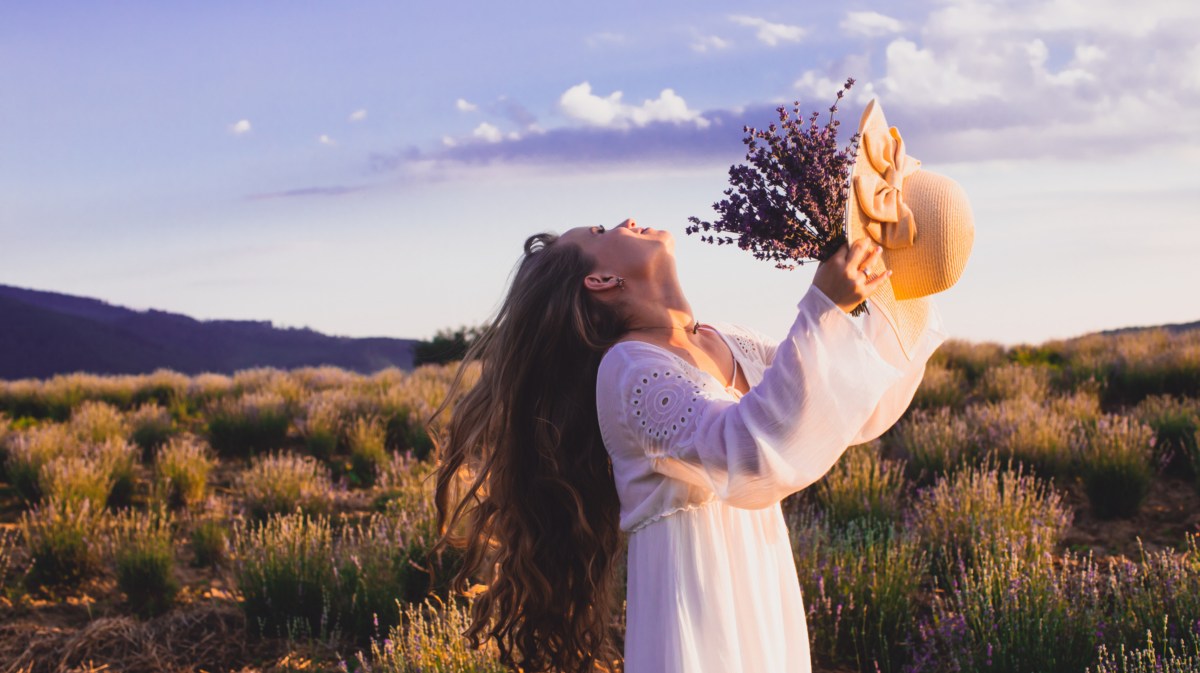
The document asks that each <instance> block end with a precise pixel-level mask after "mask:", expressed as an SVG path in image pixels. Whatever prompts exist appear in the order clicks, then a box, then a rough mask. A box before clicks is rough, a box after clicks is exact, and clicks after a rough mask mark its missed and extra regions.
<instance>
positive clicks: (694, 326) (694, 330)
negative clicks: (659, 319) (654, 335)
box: [627, 318, 700, 334]
mask: <svg viewBox="0 0 1200 673" xmlns="http://www.w3.org/2000/svg"><path fill="white" fill-rule="evenodd" d="M646 329H677V330H682V331H687V332H691V333H692V334H699V333H700V322H699V321H697V320H696V319H695V318H692V326H691V327H688V326H687V325H684V326H682V327H678V326H676V325H666V326H663V327H658V326H651V327H630V328H629V329H628V330H627V331H629V332H637V331H638V330H646Z"/></svg>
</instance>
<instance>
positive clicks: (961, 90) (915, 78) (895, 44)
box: [879, 38, 1001, 105]
mask: <svg viewBox="0 0 1200 673" xmlns="http://www.w3.org/2000/svg"><path fill="white" fill-rule="evenodd" d="M879 87H880V89H882V92H886V93H888V94H889V97H890V99H891V100H897V101H903V102H912V103H915V104H922V105H947V104H952V103H961V102H967V101H975V100H979V99H982V98H986V97H991V96H999V94H1000V91H1001V87H1000V83H999V82H997V81H994V80H989V79H987V78H981V77H972V76H971V75H970V74H964V73H963V72H961V71H960V68H959V64H958V61H957V60H956V59H955V58H954V56H953V55H950V56H944V55H938V54H936V53H935V52H934V51H933V50H932V49H921V48H920V47H919V46H917V44H916V43H915V42H912V41H910V40H906V39H904V38H899V39H896V40H893V41H892V42H891V43H890V44H888V46H887V75H886V76H884V77H883V78H881V79H880V80H879Z"/></svg>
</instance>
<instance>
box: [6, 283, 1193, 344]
mask: <svg viewBox="0 0 1200 673" xmlns="http://www.w3.org/2000/svg"><path fill="white" fill-rule="evenodd" d="M0 285H7V286H9V287H16V288H19V289H22V290H32V291H35V292H47V293H51V294H60V295H64V296H69V297H78V298H83V299H92V300H96V301H100V302H103V303H105V304H107V305H108V306H111V307H113V308H124V309H128V310H131V311H135V312H138V313H148V312H150V311H155V312H158V313H166V314H169V315H182V316H184V317H188V318H192V319H194V320H197V321H200V322H241V323H259V324H264V325H268V326H270V327H272V328H274V329H281V330H308V331H312V332H316V333H318V334H321V335H324V336H328V337H335V338H348V339H397V340H402V341H428V340H429V339H430V338H432V337H433V336H435V335H429V336H428V337H412V336H397V335H392V334H363V335H357V334H339V333H335V332H327V331H324V330H319V329H316V328H314V327H312V326H309V325H288V324H284V323H280V322H277V321H275V320H272V319H270V318H263V319H254V318H222V317H211V318H208V317H205V318H201V317H197V316H194V315H190V314H187V313H182V312H179V311H173V310H169V309H163V308H160V307H157V306H149V307H135V306H126V305H123V304H119V303H114V302H112V301H109V300H107V299H104V298H103V297H89V296H85V295H76V294H70V293H64V292H58V291H55V290H43V289H40V288H33V287H24V286H20V285H14V284H12V283H0ZM476 326H479V325H478V324H475V325H446V326H445V327H442V328H440V329H442V330H448V331H453V330H456V329H459V328H463V327H476ZM1193 326H1195V328H1198V329H1200V316H1197V318H1196V319H1195V320H1183V321H1179V322H1173V323H1161V324H1148V325H1123V326H1118V327H1112V328H1106V329H1102V330H1095V331H1091V332H1082V333H1079V334H1074V335H1070V336H1066V337H1056V338H1051V339H1046V340H1044V341H1039V342H1013V343H1004V342H999V341H994V340H992V341H988V340H977V339H961V338H958V337H953V336H951V337H950V338H951V339H956V338H958V339H959V340H962V341H967V342H969V343H997V344H999V345H1001V346H1004V347H1006V348H1013V347H1016V346H1022V345H1029V346H1041V345H1044V344H1046V343H1047V342H1051V341H1069V340H1071V339H1078V338H1080V337H1084V336H1088V335H1090V334H1101V333H1106V332H1120V331H1125V330H1142V329H1173V328H1189V329H1190V328H1193Z"/></svg>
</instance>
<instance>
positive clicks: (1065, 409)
mask: <svg viewBox="0 0 1200 673" xmlns="http://www.w3.org/2000/svg"><path fill="white" fill-rule="evenodd" d="M1048 406H1049V408H1050V411H1051V412H1052V413H1055V414H1058V415H1059V416H1062V417H1065V418H1067V419H1069V420H1070V421H1073V422H1074V423H1076V424H1077V425H1079V426H1080V427H1084V428H1090V427H1094V426H1095V425H1096V421H1098V420H1100V417H1101V416H1103V415H1104V412H1103V411H1102V410H1101V408H1100V394H1099V392H1097V391H1096V390H1095V387H1094V386H1093V387H1087V386H1085V387H1082V388H1081V389H1078V390H1075V391H1073V392H1071V393H1070V394H1068V395H1056V396H1054V397H1051V398H1050V399H1049V400H1048Z"/></svg>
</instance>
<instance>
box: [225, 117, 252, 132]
mask: <svg viewBox="0 0 1200 673" xmlns="http://www.w3.org/2000/svg"><path fill="white" fill-rule="evenodd" d="M229 132H230V133H232V134H233V135H235V136H240V135H242V134H245V133H249V132H250V120H249V119H239V120H238V121H236V122H234V123H232V124H230V125H229Z"/></svg>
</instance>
